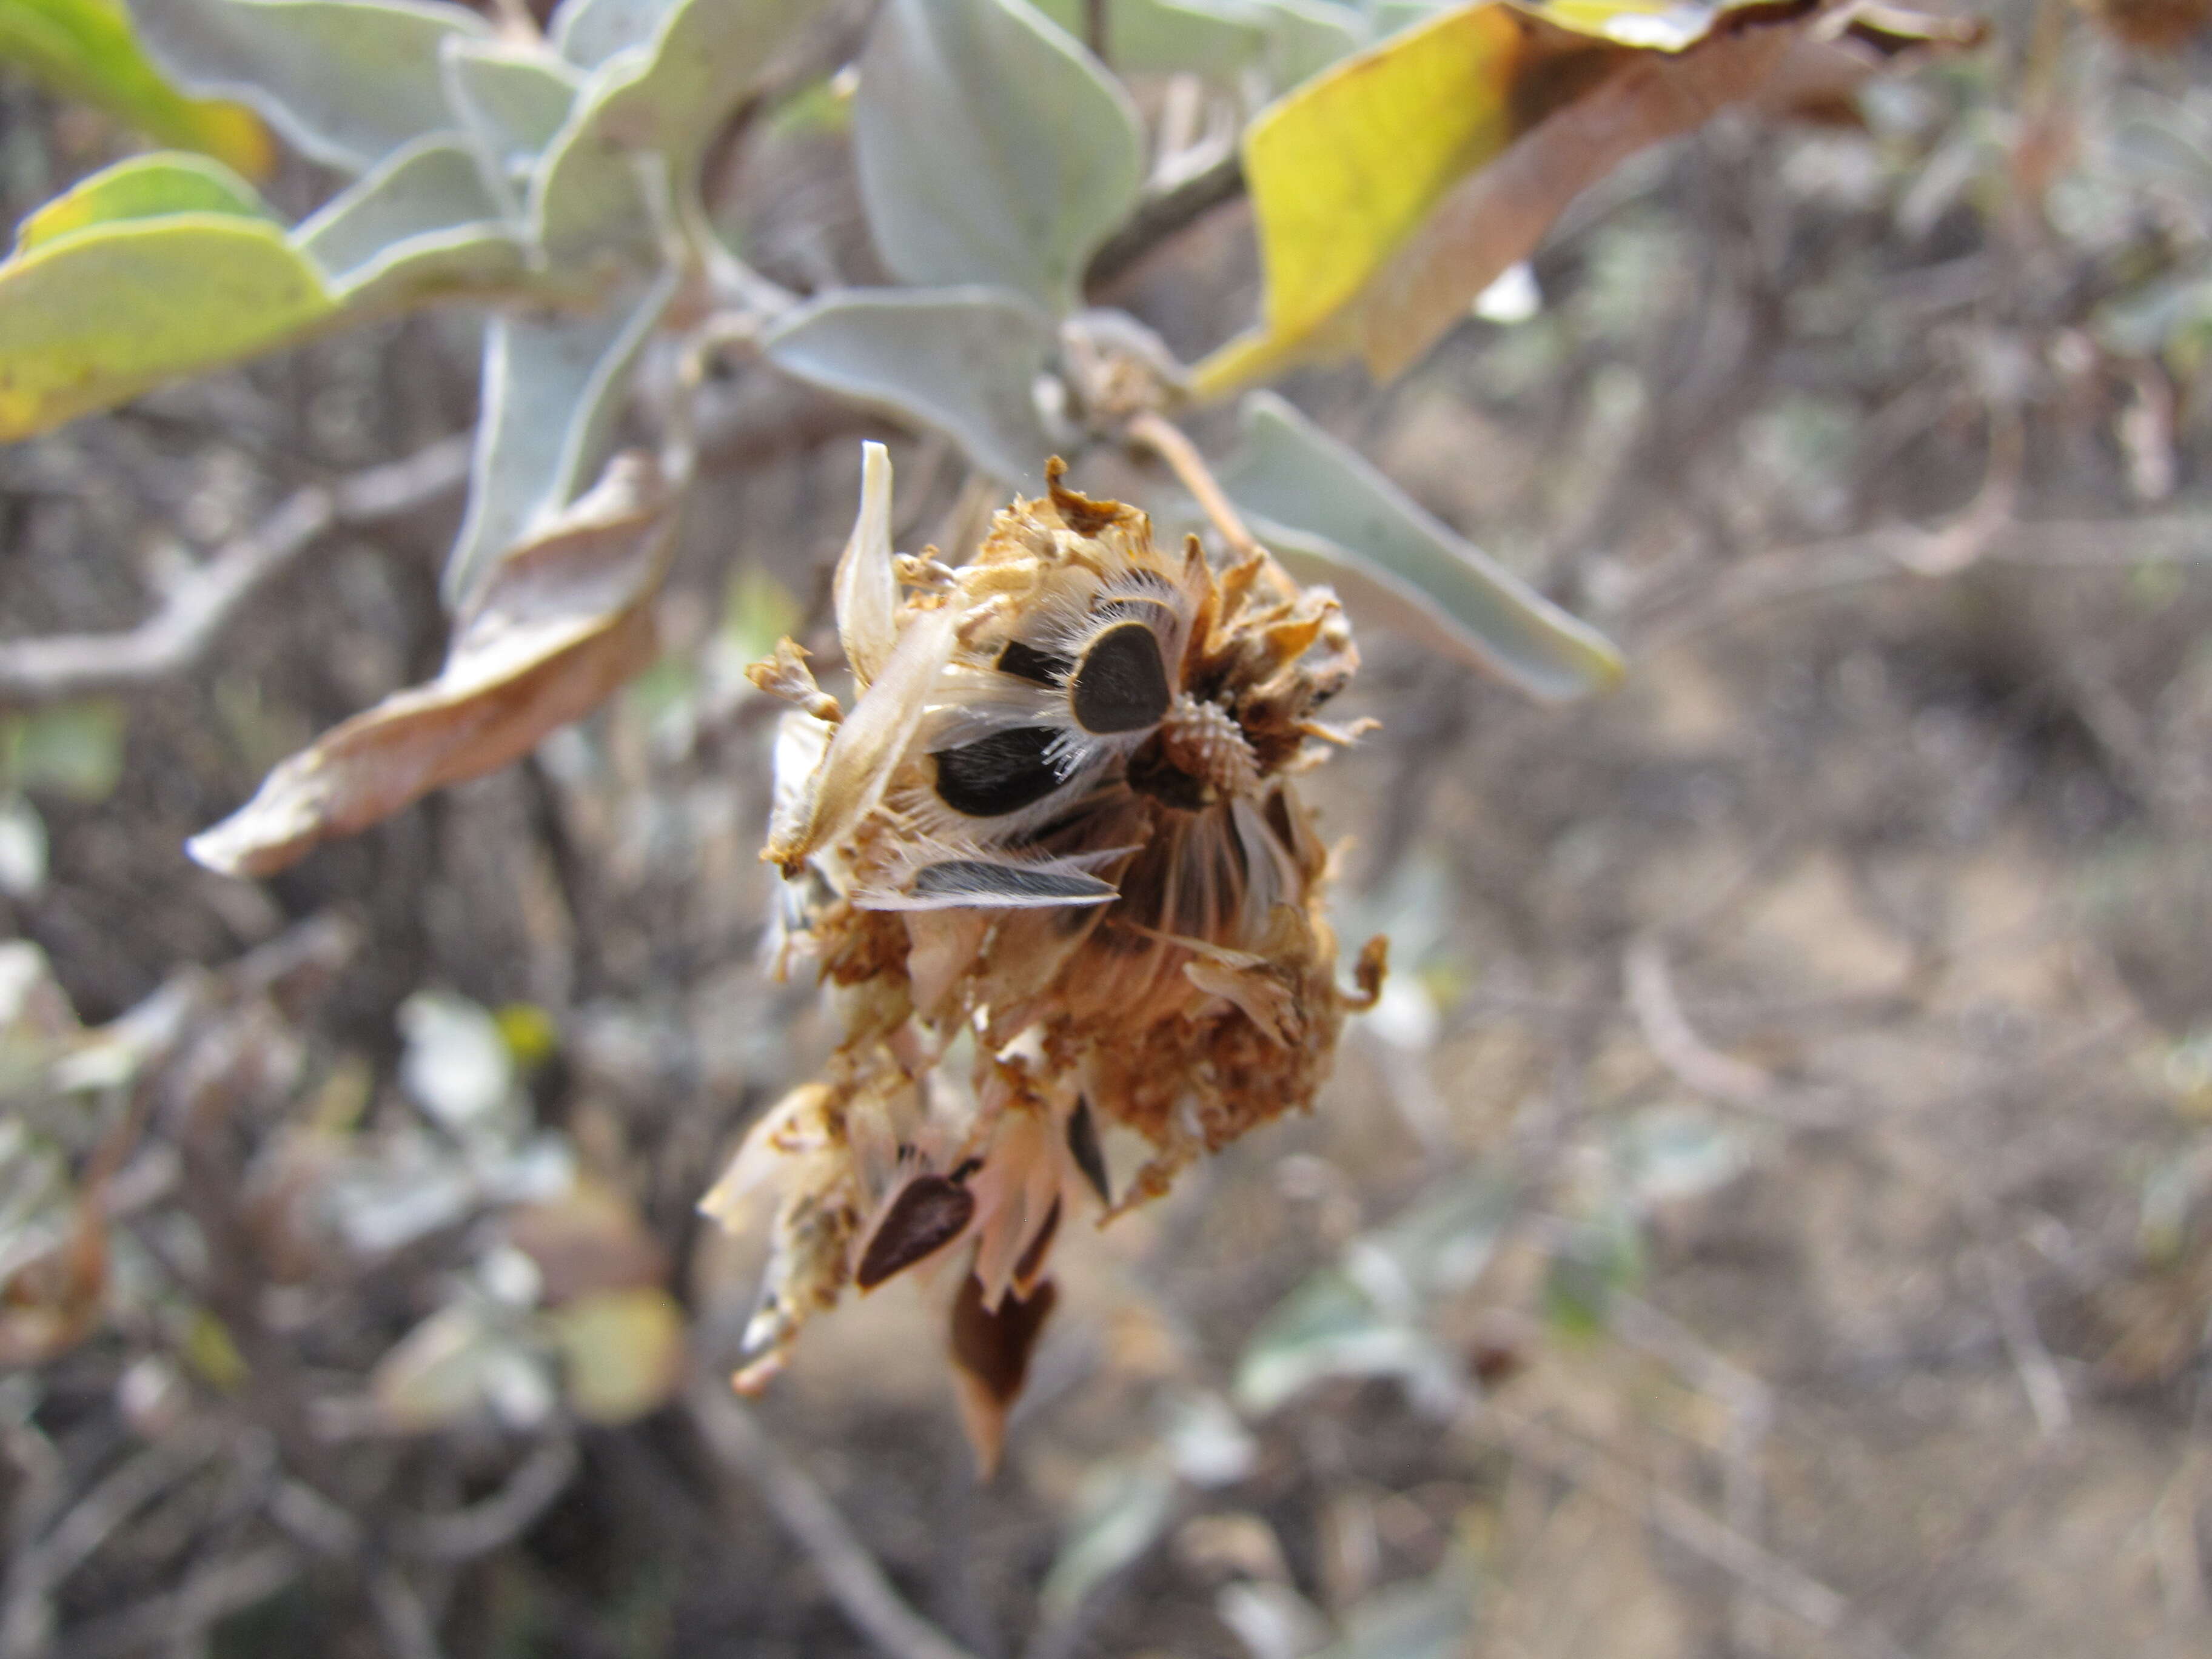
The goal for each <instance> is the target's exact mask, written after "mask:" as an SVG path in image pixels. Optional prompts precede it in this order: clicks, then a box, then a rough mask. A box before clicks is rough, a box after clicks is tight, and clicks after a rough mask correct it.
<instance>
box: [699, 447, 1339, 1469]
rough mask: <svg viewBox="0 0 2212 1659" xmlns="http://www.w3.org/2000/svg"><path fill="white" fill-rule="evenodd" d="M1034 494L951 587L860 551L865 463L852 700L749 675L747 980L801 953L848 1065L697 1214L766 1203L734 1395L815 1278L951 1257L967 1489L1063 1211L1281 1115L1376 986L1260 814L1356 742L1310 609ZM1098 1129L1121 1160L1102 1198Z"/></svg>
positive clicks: (1290, 799)
mask: <svg viewBox="0 0 2212 1659" xmlns="http://www.w3.org/2000/svg"><path fill="white" fill-rule="evenodd" d="M1060 472H1061V468H1060V465H1059V463H1057V462H1054V464H1053V465H1052V466H1051V467H1050V468H1049V469H1048V477H1049V479H1050V492H1049V494H1048V495H1046V496H1044V497H1042V498H1040V499H1037V500H1035V501H1016V502H1015V503H1014V505H1013V506H1012V507H1008V508H1006V510H1004V511H1002V512H1000V513H999V514H998V516H997V518H996V520H994V523H993V525H992V527H991V531H990V534H989V535H988V537H987V538H986V539H985V541H984V542H983V544H982V546H981V549H980V550H979V551H978V552H977V554H976V556H975V559H974V560H973V562H970V563H969V564H967V565H965V566H963V567H962V568H958V569H950V568H946V567H945V566H944V565H942V564H940V563H939V562H937V561H936V559H935V558H934V556H933V555H925V556H922V557H921V558H894V556H893V555H892V552H891V548H890V534H889V525H890V465H889V462H888V460H887V459H886V458H885V456H884V452H883V451H882V449H881V447H878V446H874V445H871V446H870V447H869V448H868V451H867V459H866V469H865V477H864V482H863V485H862V496H861V507H860V520H859V522H858V523H857V525H856V526H854V532H853V538H852V540H851V542H850V543H849V544H848V546H847V547H846V550H845V552H844V556H843V557H842V559H841V560H840V562H839V564H838V568H837V573H836V607H837V624H838V630H839V633H840V635H841V636H842V642H843V645H844V649H845V655H846V658H847V660H848V663H849V664H850V665H851V667H852V671H853V676H854V681H855V682H856V684H857V686H858V697H857V700H856V702H854V706H853V708H851V709H850V710H843V709H841V708H840V706H839V705H838V703H837V702H836V699H835V698H833V697H831V696H829V695H828V694H827V693H825V692H823V690H820V688H819V687H817V685H816V684H815V683H814V679H813V676H812V675H811V673H810V672H809V671H808V670H807V667H806V663H805V653H802V652H801V651H800V650H799V647H797V646H796V645H794V644H793V643H792V641H788V640H786V641H783V642H782V643H781V645H779V646H778V647H777V650H776V653H775V657H774V658H772V659H770V660H769V661H768V662H765V663H762V664H758V665H756V666H755V667H754V668H753V670H752V671H751V673H752V678H753V679H754V681H755V683H756V684H758V685H759V686H761V687H762V688H763V690H768V691H769V692H771V693H774V694H775V695H776V696H781V697H782V698H784V699H785V700H786V701H787V702H791V703H793V705H794V707H793V709H792V710H791V711H790V712H788V713H787V714H785V715H784V717H783V720H782V724H781V727H780V728H779V731H778V734H777V741H776V760H775V808H774V816H773V820H772V823H771V825H770V829H769V844H768V849H767V851H766V853H765V854H763V857H765V858H768V859H769V860H773V861H774V862H775V864H776V865H777V866H780V867H781V870H782V872H783V875H784V878H785V884H784V888H783V892H782V903H781V911H780V915H779V917H778V919H777V923H776V926H775V929H774V932H773V936H772V947H773V954H774V959H775V970H776V971H777V972H778V973H779V974H781V973H783V972H784V971H786V970H787V968H788V966H789V965H790V963H791V962H792V961H793V959H795V958H799V957H812V958H813V959H814V960H815V961H816V963H818V965H819V971H820V972H821V974H822V975H823V979H824V980H825V981H827V983H828V984H829V986H831V987H834V989H833V994H834V995H835V996H836V999H837V1000H838V1005H839V1012H840V1014H841V1016H842V1024H843V1033H844V1035H843V1040H842V1042H841V1043H840V1044H839V1046H838V1048H837V1049H836V1053H835V1054H833V1055H832V1056H831V1059H830V1061H829V1068H828V1072H827V1074H826V1075H825V1076H824V1077H823V1078H822V1079H820V1080H819V1081H817V1082H812V1083H809V1084H806V1085H804V1086H803V1087H801V1088H799V1089H797V1090H794V1091H793V1092H792V1093H791V1094H790V1095H788V1096H787V1097H786V1098H785V1099H784V1100H782V1101H781V1103H779V1104H778V1105H776V1106H775V1108H774V1109H772V1110H771V1111H770V1112H769V1114H768V1115H767V1116H766V1117H764V1118H763V1120H762V1121H760V1122H759V1123H757V1125H756V1126H755V1127H754V1128H753V1129H752V1131H751V1133H750V1134H749V1135H748V1136H747V1137H746V1139H745V1141H744V1145H743V1146H741V1147H740V1148H739V1150H738V1155H737V1157H736V1158H735V1159H734V1160H733V1161H732V1164H731V1165H730V1168H729V1170H728V1171H727V1172H726V1174H725V1175H724V1176H723V1177H722V1179H721V1180H720V1182H719V1183H718V1184H717V1185H716V1186H715V1188H714V1191H713V1192H712V1193H710V1194H708V1197H707V1199H706V1200H705V1202H704V1205H703V1206H702V1207H704V1208H705V1209H706V1210H707V1212H708V1213H709V1214H711V1215H714V1216H715V1217H717V1218H720V1220H722V1221H723V1222H724V1223H725V1225H732V1226H736V1225H742V1223H743V1221H744V1218H746V1216H747V1213H748V1212H749V1211H750V1208H751V1207H752V1206H753V1204H754V1203H755V1201H756V1200H757V1198H760V1197H764V1196H765V1197H769V1198H771V1199H772V1201H773V1202H774V1204H775V1218H774V1223H773V1243H772V1256H771V1261H770V1264H769V1274H768V1283H767V1285H766V1287H765V1290H764V1291H763V1299H762V1304H761V1308H760V1311H759V1312H758V1314H757V1316H755V1318H754V1320H753V1322H752V1324H751V1326H750V1328H749V1330H748V1332H747V1344H748V1346H749V1348H750V1349H752V1350H756V1351H758V1352H760V1354H761V1355H762V1357H761V1358H759V1359H757V1361H756V1362H755V1363H754V1364H751V1365H750V1366H749V1367H748V1368H747V1370H744V1371H743V1372H741V1373H740V1374H739V1376H738V1383H739V1386H740V1387H743V1388H748V1389H750V1388H753V1387H757V1386H758V1385H759V1384H761V1383H764V1382H765V1381H766V1379H767V1377H768V1376H769V1375H770V1374H772V1373H773V1371H774V1370H775V1368H776V1366H777V1365H778V1364H779V1363H780V1361H781V1356H782V1354H783V1352H784V1351H785V1349H786V1348H787V1346H788V1345H789V1343H790V1342H791V1340H792V1339H793V1336H794V1335H795V1334H796V1333H797V1332H798V1330H799V1327H800V1326H801V1324H802V1323H803V1322H805V1319H806V1318H807V1317H808V1316H809V1315H811V1313H813V1312H815V1311H816V1310H819V1309H823V1308H826V1307H828V1306H829V1305H830V1304H833V1303H834V1302H835V1301H836V1299H837V1297H839V1295H840V1294H841V1293H842V1291H844V1289H845V1287H846V1286H847V1285H857V1286H858V1287H859V1288H860V1290H861V1291H869V1290H872V1289H873V1288H874V1287H875V1286H876V1285H879V1284H881V1283H883V1282H884V1280H885V1279H890V1278H891V1277H892V1276H893V1275H895V1274H896V1273H901V1272H903V1271H904V1270H906V1269H907V1268H909V1267H915V1266H917V1265H918V1264H921V1263H924V1262H935V1261H941V1260H946V1259H950V1257H951V1252H953V1251H955V1250H956V1249H959V1250H961V1251H962V1252H963V1255H964V1256H965V1259H966V1262H967V1265H966V1267H965V1268H964V1269H963V1271H964V1273H965V1278H964V1279H963V1286H962V1289H961V1291H960V1294H959V1296H958V1297H957V1300H956V1303H955V1305H954V1309H953V1314H952V1349H953V1357H954V1359H955V1362H956V1376H957V1378H958V1380H959V1383H960V1386H961V1395H962V1404H963V1415H964V1417H965V1420H966V1422H967V1425H968V1427H969V1434H970V1437H971V1438H972V1439H973V1440H974V1441H975V1445H976V1448H977V1450H978V1453H979V1455H981V1458H982V1460H983V1462H985V1463H986V1464H987V1465H988V1464H990V1463H991V1462H994V1461H995V1457H996V1453H997V1446H998V1440H999V1436H1000V1426H1001V1424H1002V1423H1003V1420H1004V1416H1005V1413H1006V1408H1007V1407H1008V1406H1009V1405H1010V1404H1011V1403H1012V1400H1013V1398H1014V1396H1015V1395H1016V1394H1017V1393H1018V1391H1019V1389H1020V1387H1021V1383H1022V1378H1023V1375H1024V1370H1025V1369H1026V1367H1027V1364H1028V1359H1029V1355H1030V1349H1031V1347H1032V1346H1033V1345H1034V1343H1035V1340H1036V1335H1037V1332H1038V1330H1039V1328H1041V1327H1042V1323H1043V1322H1044V1318H1045V1316H1046V1315H1047V1313H1048V1311H1049V1310H1050V1309H1051V1306H1052V1301H1053V1296H1054V1291H1053V1287H1052V1285H1050V1284H1049V1283H1048V1280H1047V1278H1046V1273H1047V1269H1048V1264H1049V1261H1050V1256H1051V1250H1052V1244H1053V1240H1054V1237H1055V1234H1056V1232H1057V1231H1058V1229H1059V1228H1060V1226H1061V1225H1063V1224H1064V1222H1066V1220H1067V1219H1068V1218H1070V1215H1071V1212H1073V1211H1075V1210H1076V1209H1078V1208H1079V1206H1090V1205H1092V1204H1096V1205H1097V1206H1101V1207H1102V1208H1103V1210H1104V1212H1106V1214H1107V1215H1108V1216H1109V1217H1110V1216H1111V1215H1113V1214H1115V1213H1118V1212H1120V1211H1121V1210H1123V1209H1126V1208H1127V1207H1128V1206H1132V1205H1134V1204H1138V1203H1141V1202H1143V1201H1144V1200H1147V1199H1150V1198H1152V1197H1154V1196H1156V1195H1158V1194H1159V1193H1161V1192H1163V1191H1164V1190H1165V1189H1166V1188H1167V1186H1168V1184H1169V1182H1170V1180H1171V1179H1172V1177H1173V1176H1174V1175H1175V1173H1176V1170H1178V1169H1180V1168H1181V1167H1182V1165H1183V1164H1186V1163H1188V1161H1189V1160H1190V1159H1191V1158H1193V1157H1194V1156H1195V1155H1196V1154H1197V1153H1199V1152H1201V1151H1205V1152H1212V1151H1215V1150H1217V1149H1218V1148H1219V1147H1221V1146H1225V1145H1226V1144H1227V1143H1228V1142H1230V1141H1231V1140H1233V1139H1236V1138H1237V1136H1238V1135H1240V1134H1242V1133H1244V1132H1245V1131H1246V1130H1247V1129H1249V1128H1251V1127H1253V1126H1255V1124H1259V1123H1262V1122H1265V1121H1268V1120H1269V1119H1271V1118H1274V1117H1276V1116H1279V1115H1281V1114H1282V1113H1284V1112H1285V1111H1289V1110H1291V1109H1303V1108H1304V1107H1306V1106H1308V1105H1310V1103H1311V1102H1312V1099H1313V1096H1314V1091H1315V1090H1316V1088H1317V1087H1318V1085H1320V1083H1321V1081H1322V1078H1323V1076H1324V1075H1325V1074H1326V1073H1327V1071H1328V1064H1329V1059H1330V1055H1331V1052H1332V1050H1333V1049H1334V1045H1335V1042H1336V1035H1337V1029H1338V1027H1339V1025H1340V1023H1341V1021H1342V1018H1343V1014H1344V1012H1345V1011H1346V1008H1347V1007H1352V1006H1365V1003H1366V1001H1368V1000H1371V999H1372V997H1373V995H1374V994H1375V990H1376V986H1377V985H1378V983H1379V981H1380V979H1381V975H1382V971H1383V959H1382V951H1381V941H1379V940H1377V941H1376V942H1375V943H1374V944H1372V945H1370V946H1369V947H1368V950H1367V951H1365V952H1364V954H1363V956H1362V957H1361V960H1360V963H1359V969H1358V981H1359V985H1360V989H1359V992H1358V993H1357V994H1347V993H1346V992H1344V991H1343V990H1341V989H1340V988H1339V987H1338V985H1337V982H1336V977H1335V969H1336V944H1335V939H1334V936H1333V935H1332V934H1331V933H1330V931H1329V928H1328V923H1327V922H1326V921H1324V920H1323V916H1322V902H1321V898H1322V886H1323V884H1324V881H1325V879H1326V877H1327V874H1328V854H1327V852H1326V850H1325V849H1324V848H1322V844H1321V842H1319V840H1318V839H1317V838H1316V836H1315V833H1314V830H1313V827H1312V824H1311V823H1310V818H1309V816H1308V813H1307V811H1306V809H1305V808H1304V806H1303V805H1300V803H1299V801H1298V799H1297V794H1296V793H1295V792H1294V791H1293V789H1292V787H1291V775H1293V774H1295V773H1297V772H1298V771H1301V770H1303V769H1305V768H1307V767H1309V766H1310V765H1312V764H1313V763H1315V762H1316V760H1318V759H1319V758H1320V757H1322V755H1323V754H1325V753H1326V750H1327V748H1328V745H1330V744H1339V743H1343V742H1345V741H1347V740H1348V739H1349V738H1350V737H1351V736H1352V735H1353V734H1352V733H1351V732H1346V731H1340V730H1337V729H1334V728H1332V727H1330V726H1327V725H1324V724H1323V723H1322V721H1321V720H1319V719H1318V717H1317V716H1318V711H1319V710H1320V708H1321V707H1322V704H1323V703H1325V702H1328V699H1329V698H1330V697H1331V696H1334V695H1335V693H1336V692H1337V691H1339V690H1341V689H1342V688H1343V686H1344V685H1345V684H1346V682H1347V681H1348V680H1350V678H1352V672H1353V671H1354V669H1355V668H1356V666H1357V665H1358V652H1357V651H1356V650H1355V649H1354V647H1353V646H1352V638H1351V634H1350V630H1349V629H1348V628H1347V627H1346V623H1345V620H1344V617H1343V614H1342V612H1341V611H1340V609H1339V607H1338V605H1337V601H1336V598H1335V596H1334V594H1333V593H1331V592H1329V591H1328V589H1327V588H1322V587H1300V586H1298V585H1297V584H1296V583H1295V582H1293V581H1292V580H1291V578H1290V577H1289V576H1288V575H1287V574H1285V572H1284V571H1283V570H1282V569H1281V568H1280V567H1279V565H1277V564H1276V563H1275V562H1274V561H1273V559H1272V558H1271V557H1269V556H1267V554H1266V553H1264V552H1260V551H1255V552H1254V553H1253V554H1252V555H1251V556H1249V557H1246V558H1244V559H1242V560H1241V561H1239V562H1235V563H1232V564H1230V565H1229V566H1227V567H1226V568H1223V569H1219V570H1216V569H1214V568H1212V567H1211V566H1210V565H1209V564H1208V562H1207V561H1206V556H1205V555H1204V553H1203V552H1202V551H1201V550H1200V545H1199V542H1198V539H1197V538H1195V537H1193V538H1189V539H1188V541H1187V542H1186V543H1185V544H1184V545H1182V547H1180V548H1178V549H1176V550H1172V551H1169V550H1162V549H1159V548H1157V547H1155V546H1154V544H1153V542H1152V526H1151V524H1150V521H1149V520H1147V519H1146V516H1145V514H1143V513H1140V512H1139V511H1137V510H1136V509H1135V508H1133V507H1125V506H1122V505H1121V504H1119V503H1118V502H1114V501H1091V500H1089V499H1087V498H1085V496H1082V495H1077V494H1076V493H1075V492H1074V491H1073V490H1071V489H1066V488H1064V487H1062V485H1061V483H1060ZM1102 1118H1103V1119H1104V1120H1107V1121H1111V1122H1113V1123H1117V1124H1120V1125H1122V1126H1124V1127H1127V1128H1128V1129H1131V1130H1133V1131H1135V1132H1136V1133H1137V1134H1139V1136H1141V1137H1142V1138H1143V1139H1144V1141H1145V1142H1146V1143H1147V1144H1148V1146H1149V1148H1150V1157H1149V1159H1148V1161H1147V1162H1146V1163H1145V1164H1144V1165H1143V1167H1142V1168H1141V1169H1139V1170H1138V1171H1137V1172H1136V1173H1135V1175H1134V1176H1133V1179H1132V1180H1131V1181H1130V1182H1127V1185H1126V1189H1125V1190H1124V1191H1122V1192H1121V1193H1120V1194H1115V1192H1114V1191H1113V1190H1112V1188H1111V1184H1110V1182H1109V1174H1108V1169H1107V1164H1106V1160H1105V1158H1104V1157H1103V1155H1102V1151H1101V1137H1100V1127H1101V1123H1100V1120H1101V1119H1102Z"/></svg>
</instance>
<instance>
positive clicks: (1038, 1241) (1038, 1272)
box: [1014, 1198, 1060, 1296]
mask: <svg viewBox="0 0 2212 1659" xmlns="http://www.w3.org/2000/svg"><path fill="white" fill-rule="evenodd" d="M1059 1231H1060V1200H1059V1199H1057V1198H1055V1199H1054V1200H1052V1208H1050V1209H1049V1210H1047V1211H1046V1212H1044V1225H1043V1226H1042V1227H1040V1228H1038V1229H1037V1231H1036V1237H1035V1238H1032V1239H1031V1240H1030V1247H1029V1249H1026V1250H1024V1251H1023V1252H1022V1259H1021V1260H1020V1261H1017V1262H1016V1263H1014V1289H1015V1290H1016V1291H1018V1292H1019V1293H1020V1294H1022V1295H1024V1296H1027V1295H1029V1294H1030V1291H1034V1290H1035V1289H1036V1282H1037V1280H1038V1279H1040V1278H1042V1276H1043V1274H1044V1264H1045V1262H1046V1261H1047V1260H1048V1259H1049V1257H1050V1256H1051V1255H1052V1241H1053V1236H1054V1234H1055V1233H1057V1232H1059Z"/></svg>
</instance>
